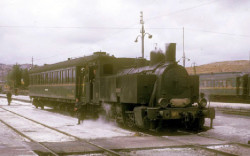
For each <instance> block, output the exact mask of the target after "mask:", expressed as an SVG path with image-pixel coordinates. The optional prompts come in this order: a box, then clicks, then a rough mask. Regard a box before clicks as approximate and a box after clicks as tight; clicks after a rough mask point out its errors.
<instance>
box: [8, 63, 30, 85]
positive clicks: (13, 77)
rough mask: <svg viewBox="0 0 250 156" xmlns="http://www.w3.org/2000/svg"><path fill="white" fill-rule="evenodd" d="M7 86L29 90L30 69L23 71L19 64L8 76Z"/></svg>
mask: <svg viewBox="0 0 250 156" xmlns="http://www.w3.org/2000/svg"><path fill="white" fill-rule="evenodd" d="M7 84H8V85H9V86H10V87H11V88H20V89H28V86H29V72H28V69H22V68H20V65H18V64H16V65H14V66H13V67H12V69H11V71H10V72H9V73H8V75H7Z"/></svg>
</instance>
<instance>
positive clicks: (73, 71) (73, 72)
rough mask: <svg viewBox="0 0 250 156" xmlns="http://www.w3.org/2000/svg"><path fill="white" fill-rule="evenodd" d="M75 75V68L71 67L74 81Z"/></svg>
mask: <svg viewBox="0 0 250 156" xmlns="http://www.w3.org/2000/svg"><path fill="white" fill-rule="evenodd" d="M75 75H76V72H75V69H72V82H75Z"/></svg>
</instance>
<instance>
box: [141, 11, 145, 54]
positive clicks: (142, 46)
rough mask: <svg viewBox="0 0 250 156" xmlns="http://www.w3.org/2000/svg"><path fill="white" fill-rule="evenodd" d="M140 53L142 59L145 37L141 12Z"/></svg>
mask: <svg viewBox="0 0 250 156" xmlns="http://www.w3.org/2000/svg"><path fill="white" fill-rule="evenodd" d="M140 23H141V53H142V58H144V35H145V29H144V21H143V12H142V11H141V20H140Z"/></svg>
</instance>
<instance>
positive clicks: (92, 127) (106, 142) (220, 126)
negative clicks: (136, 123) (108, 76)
mask: <svg viewBox="0 0 250 156" xmlns="http://www.w3.org/2000/svg"><path fill="white" fill-rule="evenodd" d="M20 98H22V99H28V98H27V97H20ZM223 105H225V104H221V103H211V106H217V107H219V106H223ZM226 105H227V104H226ZM228 105H229V104H228ZM228 105H227V106H228ZM238 106H240V108H241V109H242V108H244V105H238ZM236 108H238V107H236ZM245 108H246V109H248V105H246V107H245ZM5 109H7V110H9V111H12V112H15V113H17V114H21V115H23V116H25V117H28V118H31V119H33V120H35V121H37V122H41V123H43V124H46V125H48V126H50V127H53V128H55V129H59V130H60V131H63V132H66V133H70V134H71V135H73V136H76V137H79V138H81V139H83V140H88V141H90V142H92V143H96V144H98V145H100V146H102V147H105V148H109V149H116V150H119V149H121V148H125V149H131V148H134V149H135V150H130V151H129V152H128V151H126V150H125V151H123V150H121V151H120V154H124V155H152V154H153V155H165V154H171V155H213V154H214V153H211V152H210V151H207V150H203V149H200V148H199V149H196V148H194V147H195V146H197V145H199V146H203V145H206V147H208V148H211V149H218V148H219V149H220V150H222V151H226V152H228V151H230V150H231V151H230V152H231V153H235V154H237V155H247V154H248V153H249V152H250V150H249V149H250V148H242V147H238V145H231V144H230V143H231V142H233V143H242V144H247V143H248V141H249V140H250V130H249V129H250V125H249V124H248V123H249V122H250V117H249V116H240V115H232V114H225V113H222V112H221V111H218V110H217V111H216V119H215V120H214V126H213V128H212V129H208V130H206V131H202V132H199V133H195V134H194V133H192V134H191V133H186V134H185V133H182V132H174V133H172V134H171V132H168V133H165V134H163V135H162V136H145V135H140V133H139V134H138V132H135V131H131V130H127V129H124V128H123V127H119V126H118V125H116V124H115V123H114V122H107V121H105V120H104V119H102V118H99V119H97V120H85V121H84V122H83V123H82V124H80V125H77V119H76V118H75V117H71V116H69V115H63V114H59V113H56V112H54V111H52V110H51V109H49V108H47V107H46V108H45V110H41V109H36V108H35V107H34V106H32V105H31V104H30V103H25V102H19V101H15V100H14V101H13V102H12V103H11V106H8V105H7V100H6V99H4V98H0V113H1V116H0V119H1V120H2V121H4V122H6V123H8V124H10V125H12V126H14V127H15V128H16V129H18V130H19V131H21V132H22V133H24V134H25V135H27V136H29V137H30V138H32V139H34V140H36V141H38V142H41V143H44V144H45V145H48V146H51V147H53V148H52V149H54V150H59V151H66V152H67V150H68V151H69V150H71V151H72V152H73V153H74V152H76V151H82V150H84V151H96V150H97V149H96V147H94V146H91V145H87V144H86V143H85V142H84V141H83V140H77V139H76V138H74V137H70V136H66V135H63V134H61V133H58V132H56V131H54V130H51V129H48V128H45V127H43V126H41V125H37V124H35V123H32V122H31V121H28V120H26V119H22V118H20V117H18V116H17V115H14V114H12V113H11V112H7V111H5ZM0 124H1V125H0V126H1V130H0V137H1V140H0V155H2V154H1V153H4V152H6V151H7V152H8V151H9V152H10V151H12V152H13V153H12V154H11V155H20V154H21V155H34V154H35V153H34V152H33V151H32V150H34V149H36V148H37V147H34V145H32V144H31V143H30V141H28V140H27V139H24V138H23V137H22V136H20V135H18V134H16V133H15V132H14V131H13V130H11V129H10V128H8V127H7V126H5V125H4V124H3V123H1V122H0ZM209 124H210V121H209V120H206V122H205V125H206V126H209ZM2 127H3V128H2ZM8 138H12V139H8ZM13 140H14V141H13ZM222 144H223V146H222ZM186 145H191V146H192V147H185V146H186ZM71 146H72V147H74V149H71V148H70V147H71ZM148 147H158V148H159V147H161V148H159V149H150V148H148ZM174 147H175V148H174ZM141 148H145V149H143V150H140V149H141ZM232 150H233V151H232ZM4 155H6V154H4Z"/></svg>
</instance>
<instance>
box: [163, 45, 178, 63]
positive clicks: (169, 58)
mask: <svg viewBox="0 0 250 156" xmlns="http://www.w3.org/2000/svg"><path fill="white" fill-rule="evenodd" d="M175 51H176V43H167V44H166V53H165V59H166V62H176V58H175Z"/></svg>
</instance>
